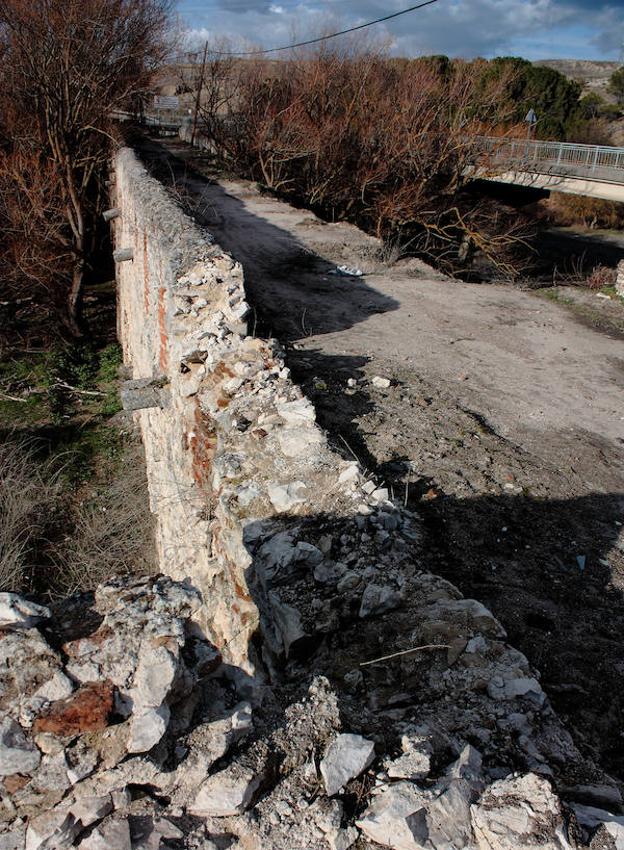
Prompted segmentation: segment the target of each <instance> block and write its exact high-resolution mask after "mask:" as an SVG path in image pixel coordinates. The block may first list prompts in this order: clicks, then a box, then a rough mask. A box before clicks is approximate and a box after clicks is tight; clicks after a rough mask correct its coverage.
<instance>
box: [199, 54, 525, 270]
mask: <svg viewBox="0 0 624 850" xmlns="http://www.w3.org/2000/svg"><path fill="white" fill-rule="evenodd" d="M507 82H508V81H507V80H506V79H505V78H504V77H500V78H493V77H491V76H490V77H488V76H487V75H484V73H483V69H482V68H481V66H480V65H479V64H475V63H473V64H471V63H466V62H461V61H457V62H455V63H453V64H452V65H444V64H440V63H437V62H436V61H432V60H412V61H408V60H391V59H388V58H386V57H385V56H383V55H381V54H380V53H378V52H376V51H372V52H371V51H367V50H365V51H362V52H359V53H358V52H357V51H355V50H353V49H352V46H351V47H350V49H349V50H348V51H347V52H346V53H344V52H341V51H340V50H338V49H335V50H334V49H329V48H327V47H324V48H322V49H319V50H318V51H317V52H316V53H313V54H310V55H305V56H298V55H296V56H294V57H293V58H291V59H289V60H286V61H283V62H267V61H241V60H235V61H231V60H228V61H226V62H221V61H219V60H218V59H217V60H215V61H214V62H213V63H212V65H211V67H210V68H209V69H208V74H207V94H206V95H205V98H204V102H203V105H202V115H201V117H202V125H203V126H202V132H204V133H205V134H206V135H208V136H209V137H210V139H211V141H212V143H213V144H214V146H215V148H216V150H217V151H218V154H219V155H220V157H221V158H222V160H224V161H225V162H226V163H228V164H231V165H232V167H233V168H234V169H235V170H238V171H239V172H242V173H244V174H245V175H246V176H247V177H249V178H251V179H253V180H258V181H260V182H261V183H263V184H264V185H265V186H267V187H268V188H270V189H272V190H273V191H275V192H278V193H280V194H281V195H284V196H286V197H288V198H291V199H293V200H295V201H297V202H301V201H303V202H304V203H305V204H306V205H308V206H309V207H311V208H312V209H314V210H315V211H318V212H320V213H321V214H322V215H324V216H325V217H327V218H328V219H330V220H340V219H343V220H344V219H347V220H352V221H355V222H356V223H358V224H359V225H360V226H363V227H364V228H366V229H367V230H368V231H369V232H371V233H374V234H375V235H376V236H377V237H379V238H382V239H384V240H385V241H386V242H387V243H389V244H392V243H394V242H396V240H397V239H398V238H399V237H400V238H401V240H403V241H404V242H405V241H406V240H412V251H413V252H415V253H419V254H420V255H423V256H425V257H431V258H432V259H436V260H437V261H438V262H439V263H442V264H443V265H447V266H449V267H451V268H452V267H456V266H457V265H462V264H465V263H467V262H469V261H470V259H471V256H472V254H474V253H475V252H480V253H481V254H482V255H484V256H486V257H487V258H488V259H489V260H490V261H491V262H493V263H495V264H497V265H498V266H499V267H501V268H503V269H504V270H505V271H506V272H509V273H514V271H515V270H514V268H513V263H512V260H511V256H510V248H512V247H513V246H516V245H517V244H518V243H519V242H521V241H522V237H523V228H522V227H521V226H518V223H513V222H510V221H508V220H507V221H503V220H502V219H501V218H500V216H498V211H495V212H494V213H492V214H489V213H488V210H487V209H486V208H485V206H484V205H476V204H474V203H472V202H471V201H470V200H469V199H467V198H466V197H465V196H464V195H462V189H463V187H464V185H465V182H466V177H465V175H466V169H467V166H468V165H469V164H470V163H471V162H473V160H474V155H475V144H476V141H474V140H475V139H476V137H477V136H478V135H479V134H480V133H483V132H489V131H490V129H491V126H492V124H495V123H496V122H502V121H503V120H504V118H505V117H508V116H504V115H501V113H500V109H501V107H500V104H501V103H502V102H503V101H504V99H503V98H502V97H501V93H502V92H503V90H504V89H505V87H506V85H507Z"/></svg>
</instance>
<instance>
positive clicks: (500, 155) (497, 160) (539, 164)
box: [477, 136, 624, 184]
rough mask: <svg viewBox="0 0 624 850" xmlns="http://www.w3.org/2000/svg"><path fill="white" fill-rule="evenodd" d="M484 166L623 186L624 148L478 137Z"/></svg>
mask: <svg viewBox="0 0 624 850" xmlns="http://www.w3.org/2000/svg"><path fill="white" fill-rule="evenodd" d="M477 149H478V151H479V152H480V153H481V154H482V162H483V164H484V166H485V167H486V168H487V167H492V168H495V169H498V168H499V167H500V166H504V167H512V168H513V169H514V170H517V171H526V172H531V173H535V174H553V175H558V176H561V177H587V178H590V179H593V180H606V181H609V182H613V183H623V184H624V148H616V147H608V146H603V145H581V144H575V143H573V142H547V141H542V140H540V139H506V138H498V137H494V136H479V137H478V139H477Z"/></svg>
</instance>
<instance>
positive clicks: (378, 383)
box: [371, 375, 392, 390]
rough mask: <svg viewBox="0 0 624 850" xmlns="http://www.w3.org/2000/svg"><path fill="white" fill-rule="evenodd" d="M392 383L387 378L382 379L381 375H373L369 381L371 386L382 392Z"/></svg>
mask: <svg viewBox="0 0 624 850" xmlns="http://www.w3.org/2000/svg"><path fill="white" fill-rule="evenodd" d="M391 383H392V382H391V381H390V379H389V378H382V377H381V375H375V376H374V377H373V379H372V381H371V384H372V385H373V386H374V387H378V388H379V389H382V390H387V389H388V387H389V386H390V384H391Z"/></svg>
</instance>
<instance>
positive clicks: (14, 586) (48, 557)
mask: <svg viewBox="0 0 624 850" xmlns="http://www.w3.org/2000/svg"><path fill="white" fill-rule="evenodd" d="M107 430H108V431H112V429H110V428H109V429H107ZM142 452H143V450H142V447H141V445H140V444H139V443H135V442H129V443H126V444H125V445H124V446H123V447H122V448H121V450H120V452H119V453H116V454H115V456H114V457H113V458H109V459H108V463H107V459H106V458H105V457H104V456H103V455H102V454H100V455H99V457H98V460H99V463H100V466H101V467H103V468H104V469H103V471H102V470H101V471H100V474H99V476H98V478H97V480H95V481H89V482H88V483H87V484H85V483H84V482H77V481H76V480H75V475H73V474H72V475H69V476H67V475H66V474H65V472H66V471H68V470H69V471H70V472H73V470H74V468H75V467H76V466H78V465H79V464H77V462H76V455H75V454H73V453H71V452H68V453H66V454H65V455H64V456H61V457H60V458H59V457H58V456H57V457H56V458H55V459H54V460H48V461H42V460H41V459H40V458H39V457H38V455H37V453H36V451H35V447H34V445H33V444H31V443H28V442H24V441H8V442H6V443H4V444H1V445H0V591H14V592H29V593H32V592H36V593H37V594H41V595H44V596H56V595H59V594H62V595H66V594H68V593H74V592H76V591H84V590H89V589H92V588H94V587H95V586H97V585H98V584H99V583H100V582H102V581H103V580H104V579H107V578H110V577H111V576H115V575H127V574H129V573H132V572H138V573H146V572H151V571H152V570H153V567H154V540H153V517H152V514H151V513H150V509H149V503H148V497H147V482H146V477H145V464H144V460H143V454H142ZM76 486H77V489H75V487H76Z"/></svg>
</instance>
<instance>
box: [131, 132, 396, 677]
mask: <svg viewBox="0 0 624 850" xmlns="http://www.w3.org/2000/svg"><path fill="white" fill-rule="evenodd" d="M115 174H116V200H115V203H116V206H117V207H118V208H119V209H120V211H121V214H120V216H119V217H118V218H117V219H116V220H115V225H114V238H115V246H116V250H117V252H119V253H122V252H124V251H126V252H127V250H128V249H131V251H132V256H133V258H132V259H131V260H126V261H122V262H119V263H118V265H117V280H118V304H119V313H118V315H119V319H118V332H119V338H120V340H121V343H122V346H123V349H124V358H125V362H126V364H127V366H128V368H129V369H130V370H131V377H132V383H130V384H129V385H127V386H126V387H125V391H124V395H125V397H126V399H127V400H128V405H129V406H130V407H132V406H133V404H132V395H133V393H136V394H138V393H139V391H140V390H139V388H143V389H145V387H146V385H148V387H149V385H151V387H152V388H154V386H155V387H156V388H157V389H158V391H159V392H158V396H159V400H160V401H159V403H160V404H161V405H162V406H160V407H149V408H146V409H142V410H139V411H138V413H137V415H138V416H139V419H140V424H141V429H142V434H143V442H144V445H145V451H146V458H147V470H148V481H149V491H150V501H151V508H152V510H153V512H154V514H155V515H156V517H157V535H158V557H159V562H160V567H161V569H162V571H163V572H164V573H166V574H167V575H169V576H171V577H173V578H175V579H183V578H187V577H189V578H190V579H191V580H192V581H193V583H194V584H195V585H196V586H197V587H198V588H199V589H200V591H201V592H202V594H203V597H204V599H205V610H204V616H203V619H202V623H201V625H202V627H203V628H204V629H205V631H206V634H207V635H208V637H209V638H210V639H211V640H213V641H214V642H215V643H216V644H217V646H219V648H220V649H222V651H223V652H224V654H225V655H226V657H228V658H230V659H231V660H232V661H233V662H234V663H236V664H239V665H241V664H243V665H245V664H246V663H247V657H248V639H249V637H250V635H251V634H252V633H253V631H254V630H255V629H256V627H257V625H258V611H257V607H256V605H255V603H254V601H252V599H251V596H250V592H249V588H248V586H247V579H246V571H247V570H248V568H249V566H250V564H251V556H250V554H249V551H248V546H247V545H246V541H245V540H244V539H243V535H244V532H245V529H246V528H247V534H248V535H249V534H251V533H252V530H253V528H254V527H257V526H258V523H259V522H263V521H266V520H267V519H268V518H271V517H281V516H284V515H285V514H289V515H291V516H301V515H307V514H311V513H313V514H318V513H322V512H328V513H330V514H349V513H351V514H354V513H357V512H358V511H369V512H370V510H372V508H370V507H369V505H375V504H377V503H378V502H379V501H380V500H381V501H382V502H383V501H384V500H386V504H387V505H388V509H391V510H394V508H393V507H392V506H391V505H390V504H389V503H387V493H375V492H372V494H371V493H369V492H366V491H364V490H362V489H361V488H359V487H358V486H357V485H358V483H360V484H365V483H366V482H365V481H364V478H363V477H362V476H361V474H360V472H359V471H358V470H357V469H356V465H355V464H354V463H349V462H345V461H343V460H341V459H340V457H339V456H337V455H336V454H334V453H333V452H331V451H330V450H329V448H328V445H327V441H326V439H325V437H324V435H323V434H322V433H321V431H320V429H319V428H318V427H317V425H316V424H315V413H314V410H313V408H312V406H311V405H310V403H309V402H308V401H307V400H306V399H304V398H303V397H302V394H301V392H300V390H299V389H298V388H297V387H295V386H294V385H293V383H292V382H291V380H290V377H289V372H288V369H286V368H285V366H284V362H283V359H282V357H281V354H280V351H279V349H278V346H277V344H276V343H275V342H274V341H270V342H267V341H263V340H260V339H254V338H253V337H251V336H248V335H246V324H245V318H246V315H247V312H248V309H249V308H248V305H247V303H246V301H245V292H244V287H243V276H242V270H241V267H240V265H239V264H238V263H236V262H234V261H233V260H232V258H231V257H230V256H228V255H227V254H226V253H225V252H223V251H222V250H221V249H220V248H219V246H218V245H215V244H214V241H213V240H212V238H211V236H210V234H208V233H206V232H205V231H202V230H201V228H199V227H198V226H196V225H195V224H194V223H193V222H192V221H191V220H190V219H188V218H187V217H186V216H185V215H184V214H183V213H182V211H181V210H180V209H179V208H178V206H177V205H176V203H175V202H174V201H173V199H172V198H171V197H170V196H168V195H167V194H166V192H165V190H164V188H163V187H162V186H161V185H160V184H159V183H158V182H157V181H155V180H154V179H152V178H151V177H149V176H148V174H147V173H146V171H145V169H144V168H143V166H142V165H141V164H140V163H139V162H138V161H137V159H136V157H135V156H134V154H133V153H132V152H131V151H130V150H127V149H125V150H122V151H121V152H120V153H119V155H118V156H117V160H116V164H115ZM119 253H118V256H119ZM140 403H141V402H140V401H139V402H138V404H139V405H140ZM150 403H153V402H150ZM367 489H370V488H367ZM374 489H375V488H373V490H374Z"/></svg>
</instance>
